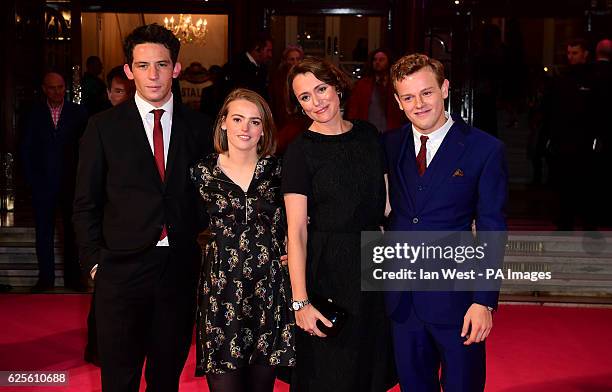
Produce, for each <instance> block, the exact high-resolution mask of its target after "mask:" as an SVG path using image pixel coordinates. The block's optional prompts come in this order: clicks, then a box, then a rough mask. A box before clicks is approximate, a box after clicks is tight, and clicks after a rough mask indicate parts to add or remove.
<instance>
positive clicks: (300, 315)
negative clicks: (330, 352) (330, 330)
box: [295, 304, 333, 338]
mask: <svg viewBox="0 0 612 392" xmlns="http://www.w3.org/2000/svg"><path fill="white" fill-rule="evenodd" d="M317 320H321V322H322V323H323V324H325V325H326V326H327V327H332V326H333V324H332V323H331V321H329V320H328V319H326V318H325V317H324V316H323V315H322V314H321V312H319V311H318V310H317V308H315V307H314V306H312V304H308V305H306V306H304V307H303V308H302V309H300V310H296V311H295V323H296V324H297V326H298V327H300V328H302V329H303V330H304V331H305V332H306V333H308V334H310V335H312V336H315V335H316V336H318V337H320V338H324V337H327V335H325V334H324V333H323V332H321V331H320V330H319V328H317Z"/></svg>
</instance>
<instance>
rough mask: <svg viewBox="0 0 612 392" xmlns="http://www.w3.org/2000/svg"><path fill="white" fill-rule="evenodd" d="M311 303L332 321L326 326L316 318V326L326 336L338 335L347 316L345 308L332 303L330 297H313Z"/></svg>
mask: <svg viewBox="0 0 612 392" xmlns="http://www.w3.org/2000/svg"><path fill="white" fill-rule="evenodd" d="M312 305H313V306H314V307H315V308H316V309H317V310H318V311H319V312H321V314H322V315H323V316H324V317H325V318H326V319H328V320H329V321H330V322H331V323H332V326H331V327H327V326H326V325H325V324H323V322H322V321H321V320H317V328H319V330H320V331H321V332H323V333H324V334H325V335H327V336H328V337H334V336H338V333H340V330H341V329H342V327H343V326H344V323H345V322H346V318H347V316H348V314H347V313H346V310H344V309H342V308H341V307H340V306H338V305H336V304H335V303H333V302H332V301H331V299H324V298H314V299H313V300H312Z"/></svg>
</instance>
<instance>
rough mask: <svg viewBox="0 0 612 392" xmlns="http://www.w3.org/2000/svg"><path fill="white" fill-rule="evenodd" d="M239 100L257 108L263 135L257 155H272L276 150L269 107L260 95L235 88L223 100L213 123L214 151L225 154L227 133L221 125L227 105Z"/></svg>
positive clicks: (274, 129)
mask: <svg viewBox="0 0 612 392" xmlns="http://www.w3.org/2000/svg"><path fill="white" fill-rule="evenodd" d="M240 99H244V100H245V101H248V102H251V103H252V104H254V105H255V106H257V109H258V110H259V114H260V116H261V125H262V129H263V133H262V135H261V138H259V142H258V143H257V154H258V155H259V156H260V157H261V156H267V155H272V154H274V151H275V150H276V126H275V125H274V119H273V118H272V112H271V111H270V107H269V106H268V103H267V102H266V101H265V100H264V99H263V98H262V97H261V95H259V94H257V93H256V92H255V91H252V90H248V89H246V88H237V89H235V90H233V91H232V92H231V93H229V95H228V96H227V98H225V102H223V106H222V107H221V110H220V111H219V115H218V116H217V120H216V121H215V128H214V133H213V142H214V146H215V151H216V152H218V153H219V154H221V153H224V152H226V151H227V150H228V148H229V147H228V144H227V131H226V130H224V129H222V128H221V125H222V124H223V121H224V120H225V118H226V117H227V113H228V110H229V104H230V103H232V102H233V101H237V100H240Z"/></svg>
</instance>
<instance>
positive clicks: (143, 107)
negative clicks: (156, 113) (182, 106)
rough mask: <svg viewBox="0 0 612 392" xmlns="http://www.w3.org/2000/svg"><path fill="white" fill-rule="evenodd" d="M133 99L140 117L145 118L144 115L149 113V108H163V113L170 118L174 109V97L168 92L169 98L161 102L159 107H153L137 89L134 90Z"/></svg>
mask: <svg viewBox="0 0 612 392" xmlns="http://www.w3.org/2000/svg"><path fill="white" fill-rule="evenodd" d="M134 100H135V101H136V107H137V108H138V112H139V113H140V117H142V118H143V119H144V118H146V116H147V115H148V114H149V113H151V110H155V109H163V110H164V113H166V115H168V116H170V118H172V113H173V111H174V97H173V96H172V93H170V99H168V101H167V102H166V103H165V104H163V105H162V106H161V107H155V106H153V105H151V104H150V103H149V102H147V101H145V100H144V99H143V98H142V97H141V96H140V95H139V94H138V91H136V94H134Z"/></svg>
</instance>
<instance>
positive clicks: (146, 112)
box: [134, 92, 174, 246]
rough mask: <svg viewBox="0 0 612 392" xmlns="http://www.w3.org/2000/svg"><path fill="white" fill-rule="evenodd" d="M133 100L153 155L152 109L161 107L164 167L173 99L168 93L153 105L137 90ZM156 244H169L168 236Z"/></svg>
mask: <svg viewBox="0 0 612 392" xmlns="http://www.w3.org/2000/svg"><path fill="white" fill-rule="evenodd" d="M134 100H135V101H136V107H137V108H138V112H139V113H140V117H141V118H142V124H143V125H144V129H145V132H146V133H147V139H148V140H149V145H150V146H151V154H153V155H155V148H154V145H153V126H154V124H153V122H154V121H155V118H154V115H153V113H151V111H152V110H155V109H163V110H164V114H163V115H162V117H161V125H162V134H163V135H164V168H165V167H166V166H167V164H168V149H169V147H170V135H171V131H172V113H173V111H174V99H173V97H172V94H170V99H169V100H168V102H166V103H165V104H163V105H162V106H161V107H155V106H153V105H151V104H150V103H149V102H147V101H145V100H144V99H142V98H141V97H140V95H138V92H136V94H134ZM157 246H170V243H169V242H168V236H166V237H165V238H164V239H163V240H161V241H158V242H157Z"/></svg>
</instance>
